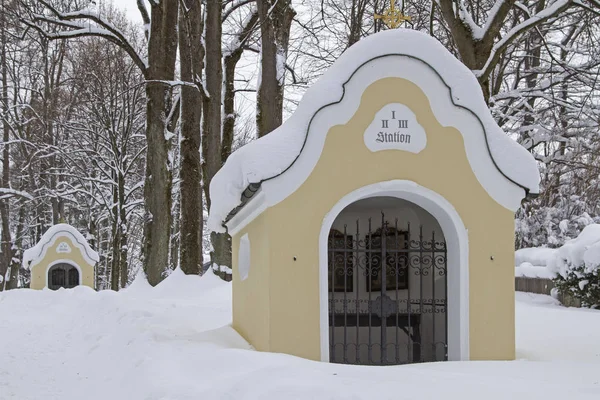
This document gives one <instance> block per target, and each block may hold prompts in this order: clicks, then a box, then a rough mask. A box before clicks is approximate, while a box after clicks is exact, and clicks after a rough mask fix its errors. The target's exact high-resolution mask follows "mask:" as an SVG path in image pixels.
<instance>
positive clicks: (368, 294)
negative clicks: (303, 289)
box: [328, 213, 448, 365]
mask: <svg viewBox="0 0 600 400" xmlns="http://www.w3.org/2000/svg"><path fill="white" fill-rule="evenodd" d="M361 221H362V225H367V226H361ZM374 226H377V227H376V228H374ZM437 236H438V238H436V232H435V231H433V232H430V233H429V234H428V236H427V238H426V237H424V232H423V227H422V226H421V227H419V228H418V229H416V230H414V231H412V230H411V227H410V224H406V225H405V226H404V227H401V226H400V225H399V222H398V219H395V220H393V222H389V220H388V219H386V217H385V215H384V214H383V213H382V214H381V220H380V221H379V218H377V222H375V223H374V222H373V220H372V219H371V218H369V219H368V220H366V219H363V220H360V219H358V220H357V221H356V226H355V227H354V226H353V227H352V229H350V228H349V227H348V226H347V225H346V226H344V228H343V230H341V231H340V230H336V229H331V231H330V233H329V241H328V254H329V269H328V276H329V359H330V361H331V362H338V363H345V364H368V365H372V364H375V365H390V364H406V363H413V362H424V361H443V360H447V358H448V351H447V350H448V345H447V344H448V332H447V330H448V317H447V316H448V312H447V311H448V304H447V276H446V272H447V271H446V259H447V250H446V243H445V241H444V240H441V239H443V238H441V236H442V235H441V234H440V232H439V231H438V233H437ZM382 266H384V268H382ZM382 269H384V270H385V273H382Z"/></svg>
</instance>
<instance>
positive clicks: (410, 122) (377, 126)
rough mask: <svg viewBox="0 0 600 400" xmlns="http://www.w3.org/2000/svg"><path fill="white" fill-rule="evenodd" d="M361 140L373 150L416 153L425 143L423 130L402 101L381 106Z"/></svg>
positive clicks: (413, 114)
mask: <svg viewBox="0 0 600 400" xmlns="http://www.w3.org/2000/svg"><path fill="white" fill-rule="evenodd" d="M363 140H364V142H365V145H366V146H367V148H368V149H369V150H371V151H373V152H375V151H381V150H403V151H408V152H411V153H415V154H416V153H419V152H420V151H421V150H423V149H424V148H425V146H426V145H427V136H426V134H425V130H424V129H423V127H422V126H421V125H420V124H419V122H418V121H417V117H416V115H415V113H414V111H413V110H411V109H410V108H409V107H408V106H406V105H405V104H402V103H389V104H386V105H385V106H383V107H382V108H381V109H380V110H379V111H378V112H377V113H376V114H375V115H374V116H373V119H372V120H371V123H370V124H369V126H368V127H367V128H366V130H365V133H364V134H363Z"/></svg>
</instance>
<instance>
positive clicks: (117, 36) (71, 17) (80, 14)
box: [23, 0, 148, 76]
mask: <svg viewBox="0 0 600 400" xmlns="http://www.w3.org/2000/svg"><path fill="white" fill-rule="evenodd" d="M37 1H38V2H39V3H40V4H42V5H43V6H44V7H46V9H47V10H48V11H49V12H50V14H51V15H52V16H46V15H39V14H34V15H32V16H31V20H24V21H23V22H24V23H26V24H27V25H29V26H31V27H33V28H35V29H37V30H38V31H39V32H40V33H42V34H43V35H44V36H46V37H47V38H49V39H68V38H73V37H83V36H99V37H104V38H106V39H107V40H110V41H111V42H113V43H114V44H116V45H117V46H119V47H121V48H122V49H123V50H125V51H126V52H127V54H128V55H129V56H130V57H131V59H132V60H133V62H134V63H135V64H136V66H137V67H138V68H139V69H140V71H141V72H142V74H143V75H144V76H145V75H147V70H148V64H147V62H146V59H145V58H144V57H142V56H141V55H140V54H139V53H138V52H137V50H136V49H135V47H134V46H133V45H132V44H131V43H130V42H129V40H128V39H127V37H126V36H125V34H124V33H123V32H122V31H121V30H120V29H118V28H117V27H116V26H114V25H113V24H112V23H110V22H109V21H107V20H106V19H104V18H102V17H101V16H100V15H99V14H98V13H94V12H91V11H89V10H85V9H84V10H79V11H74V12H60V11H58V10H57V9H56V8H55V7H53V6H52V5H51V4H50V3H49V2H47V1H45V0H37ZM39 22H44V23H48V24H51V25H55V26H60V27H63V28H68V29H69V30H66V31H61V32H57V33H51V32H48V31H47V30H45V29H44V28H43V27H41V26H40V25H38V23H39ZM92 22H93V23H94V24H95V25H96V26H92V25H91V23H92Z"/></svg>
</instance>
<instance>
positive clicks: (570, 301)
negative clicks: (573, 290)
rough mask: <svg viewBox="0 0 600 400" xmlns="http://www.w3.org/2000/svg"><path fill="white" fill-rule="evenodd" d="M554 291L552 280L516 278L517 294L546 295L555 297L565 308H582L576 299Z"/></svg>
mask: <svg viewBox="0 0 600 400" xmlns="http://www.w3.org/2000/svg"><path fill="white" fill-rule="evenodd" d="M553 289H554V282H553V281H552V279H546V278H529V277H526V276H517V277H515V290H516V291H517V292H527V293H537V294H546V295H548V296H552V297H555V298H556V299H557V300H558V301H560V303H561V304H562V305H564V306H565V307H581V302H580V301H579V300H577V299H576V298H574V297H572V296H569V295H563V294H561V293H558V292H557V291H555V290H553Z"/></svg>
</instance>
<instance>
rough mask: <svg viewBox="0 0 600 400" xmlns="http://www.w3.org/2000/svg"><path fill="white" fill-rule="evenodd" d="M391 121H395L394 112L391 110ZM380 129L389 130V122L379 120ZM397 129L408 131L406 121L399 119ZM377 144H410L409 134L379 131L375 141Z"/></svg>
mask: <svg viewBox="0 0 600 400" xmlns="http://www.w3.org/2000/svg"><path fill="white" fill-rule="evenodd" d="M392 119H396V110H392ZM381 129H389V120H387V119H382V120H381ZM398 129H408V120H407V119H399V120H398ZM375 141H376V142H377V143H410V133H404V132H402V133H401V132H386V131H381V132H379V133H378V134H377V138H376V139H375Z"/></svg>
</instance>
